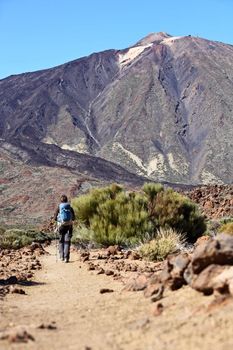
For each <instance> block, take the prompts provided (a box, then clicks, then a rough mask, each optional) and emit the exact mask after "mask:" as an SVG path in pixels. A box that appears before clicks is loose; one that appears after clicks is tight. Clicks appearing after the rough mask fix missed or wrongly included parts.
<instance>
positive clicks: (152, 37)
mask: <svg viewBox="0 0 233 350" xmlns="http://www.w3.org/2000/svg"><path fill="white" fill-rule="evenodd" d="M171 37H172V35H170V34H168V33H165V32H158V33H150V34H148V35H147V36H145V37H144V38H142V39H141V40H139V41H138V42H137V43H136V44H135V46H139V45H148V44H152V43H153V42H155V41H162V40H164V39H167V38H171Z"/></svg>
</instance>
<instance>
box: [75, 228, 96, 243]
mask: <svg viewBox="0 0 233 350" xmlns="http://www.w3.org/2000/svg"><path fill="white" fill-rule="evenodd" d="M93 237H94V232H93V231H92V230H91V229H90V228H88V227H86V226H85V225H78V226H75V227H74V229H73V236H72V239H71V243H72V244H80V245H84V246H86V245H88V244H89V243H92V242H94V238H93Z"/></svg>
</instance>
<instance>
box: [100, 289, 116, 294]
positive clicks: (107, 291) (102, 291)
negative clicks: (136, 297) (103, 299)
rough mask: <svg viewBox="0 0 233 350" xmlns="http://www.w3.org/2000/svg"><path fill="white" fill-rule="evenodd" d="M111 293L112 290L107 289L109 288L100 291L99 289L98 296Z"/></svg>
mask: <svg viewBox="0 0 233 350" xmlns="http://www.w3.org/2000/svg"><path fill="white" fill-rule="evenodd" d="M112 292H114V290H113V289H109V288H101V289H100V294H104V293H112Z"/></svg>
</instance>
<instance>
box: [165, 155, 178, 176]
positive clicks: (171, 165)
mask: <svg viewBox="0 0 233 350" xmlns="http://www.w3.org/2000/svg"><path fill="white" fill-rule="evenodd" d="M167 158H168V162H169V165H170V167H171V169H173V170H175V171H177V172H178V173H179V172H180V171H179V167H178V166H177V165H176V163H175V161H174V157H173V154H172V153H168V154H167Z"/></svg>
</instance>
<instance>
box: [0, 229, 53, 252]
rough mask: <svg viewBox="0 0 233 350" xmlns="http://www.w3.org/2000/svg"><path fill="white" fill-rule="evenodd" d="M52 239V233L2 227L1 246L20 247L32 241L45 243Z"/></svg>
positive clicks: (3, 247)
mask: <svg viewBox="0 0 233 350" xmlns="http://www.w3.org/2000/svg"><path fill="white" fill-rule="evenodd" d="M51 239H52V237H51V235H49V234H47V233H42V232H39V231H36V230H22V229H6V230H4V229H2V233H1V235H0V248H1V249H18V248H22V247H24V246H26V245H29V244H31V243H32V242H39V243H43V242H45V241H49V240H51Z"/></svg>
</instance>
